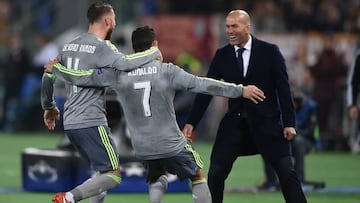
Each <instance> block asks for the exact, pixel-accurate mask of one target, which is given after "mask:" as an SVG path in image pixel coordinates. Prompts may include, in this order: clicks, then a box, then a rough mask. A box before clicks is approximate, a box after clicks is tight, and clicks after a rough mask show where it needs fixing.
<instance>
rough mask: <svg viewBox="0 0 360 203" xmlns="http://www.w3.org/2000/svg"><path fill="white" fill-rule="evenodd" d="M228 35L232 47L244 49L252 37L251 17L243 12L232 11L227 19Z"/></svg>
mask: <svg viewBox="0 0 360 203" xmlns="http://www.w3.org/2000/svg"><path fill="white" fill-rule="evenodd" d="M226 34H227V36H228V38H229V43H230V44H231V45H238V46H240V47H244V45H245V44H246V42H247V41H248V40H249V37H250V17H249V15H248V14H247V13H246V12H245V11H242V10H234V11H231V12H230V13H229V14H228V16H227V17H226Z"/></svg>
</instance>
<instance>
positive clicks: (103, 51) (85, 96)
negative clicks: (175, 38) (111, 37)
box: [41, 33, 160, 130]
mask: <svg viewBox="0 0 360 203" xmlns="http://www.w3.org/2000/svg"><path fill="white" fill-rule="evenodd" d="M159 55H160V52H159V51H158V50H157V49H149V50H147V51H145V52H139V53H136V54H131V55H127V56H125V55H123V54H122V53H120V52H118V50H117V48H116V47H115V46H114V45H113V44H111V43H110V42H109V41H107V40H102V39H100V38H98V37H97V36H96V35H93V34H90V33H84V34H81V35H79V36H78V37H76V38H75V39H73V40H72V41H71V42H69V43H66V44H65V45H64V46H63V47H62V50H61V51H60V54H59V58H60V61H61V63H62V64H63V65H65V66H66V67H67V68H69V69H72V70H86V69H95V68H103V67H104V68H115V69H118V70H129V69H133V68H135V67H139V66H141V65H143V64H145V63H147V62H149V61H152V60H154V59H155V58H157V57H158V56H159ZM54 82H55V77H52V76H51V74H44V75H43V80H42V87H41V104H42V107H43V109H52V108H54V105H55V104H54V101H53V83H54ZM104 94H105V88H104V87H96V88H87V87H79V86H76V85H71V84H69V83H67V84H66V97H67V98H66V102H65V104H64V114H63V121H64V129H65V130H68V129H79V128H87V127H93V126H99V125H107V119H106V109H105V97H104Z"/></svg>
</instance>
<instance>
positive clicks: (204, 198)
mask: <svg viewBox="0 0 360 203" xmlns="http://www.w3.org/2000/svg"><path fill="white" fill-rule="evenodd" d="M192 195H193V200H194V203H211V202H212V200H211V194H210V190H209V187H208V185H207V182H206V180H205V179H202V180H198V181H193V182H192Z"/></svg>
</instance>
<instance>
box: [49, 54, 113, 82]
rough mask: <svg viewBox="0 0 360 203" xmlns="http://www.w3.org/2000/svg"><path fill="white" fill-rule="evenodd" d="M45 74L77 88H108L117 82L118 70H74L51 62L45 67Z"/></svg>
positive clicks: (55, 61) (53, 61) (56, 62)
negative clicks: (54, 76) (49, 74)
mask: <svg viewBox="0 0 360 203" xmlns="http://www.w3.org/2000/svg"><path fill="white" fill-rule="evenodd" d="M44 67H45V72H48V73H53V74H55V75H56V77H57V78H58V79H60V80H62V81H64V82H67V83H70V84H72V85H76V86H86V87H107V86H110V85H111V84H112V82H114V81H115V80H116V70H113V69H106V70H104V69H90V70H72V69H68V68H67V67H65V66H63V65H61V64H60V63H58V60H51V61H49V62H48V63H47V64H46V65H45V66H44Z"/></svg>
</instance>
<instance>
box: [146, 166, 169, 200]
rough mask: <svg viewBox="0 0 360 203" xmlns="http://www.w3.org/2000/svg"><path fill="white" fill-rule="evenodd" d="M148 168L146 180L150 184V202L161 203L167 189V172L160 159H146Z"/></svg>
mask: <svg viewBox="0 0 360 203" xmlns="http://www.w3.org/2000/svg"><path fill="white" fill-rule="evenodd" d="M145 168H146V169H147V178H146V181H147V182H148V184H149V199H150V203H160V202H161V200H162V199H163V196H164V194H165V192H166V190H167V186H168V181H167V172H166V171H165V169H164V168H163V167H162V165H161V163H160V160H149V161H145Z"/></svg>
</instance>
